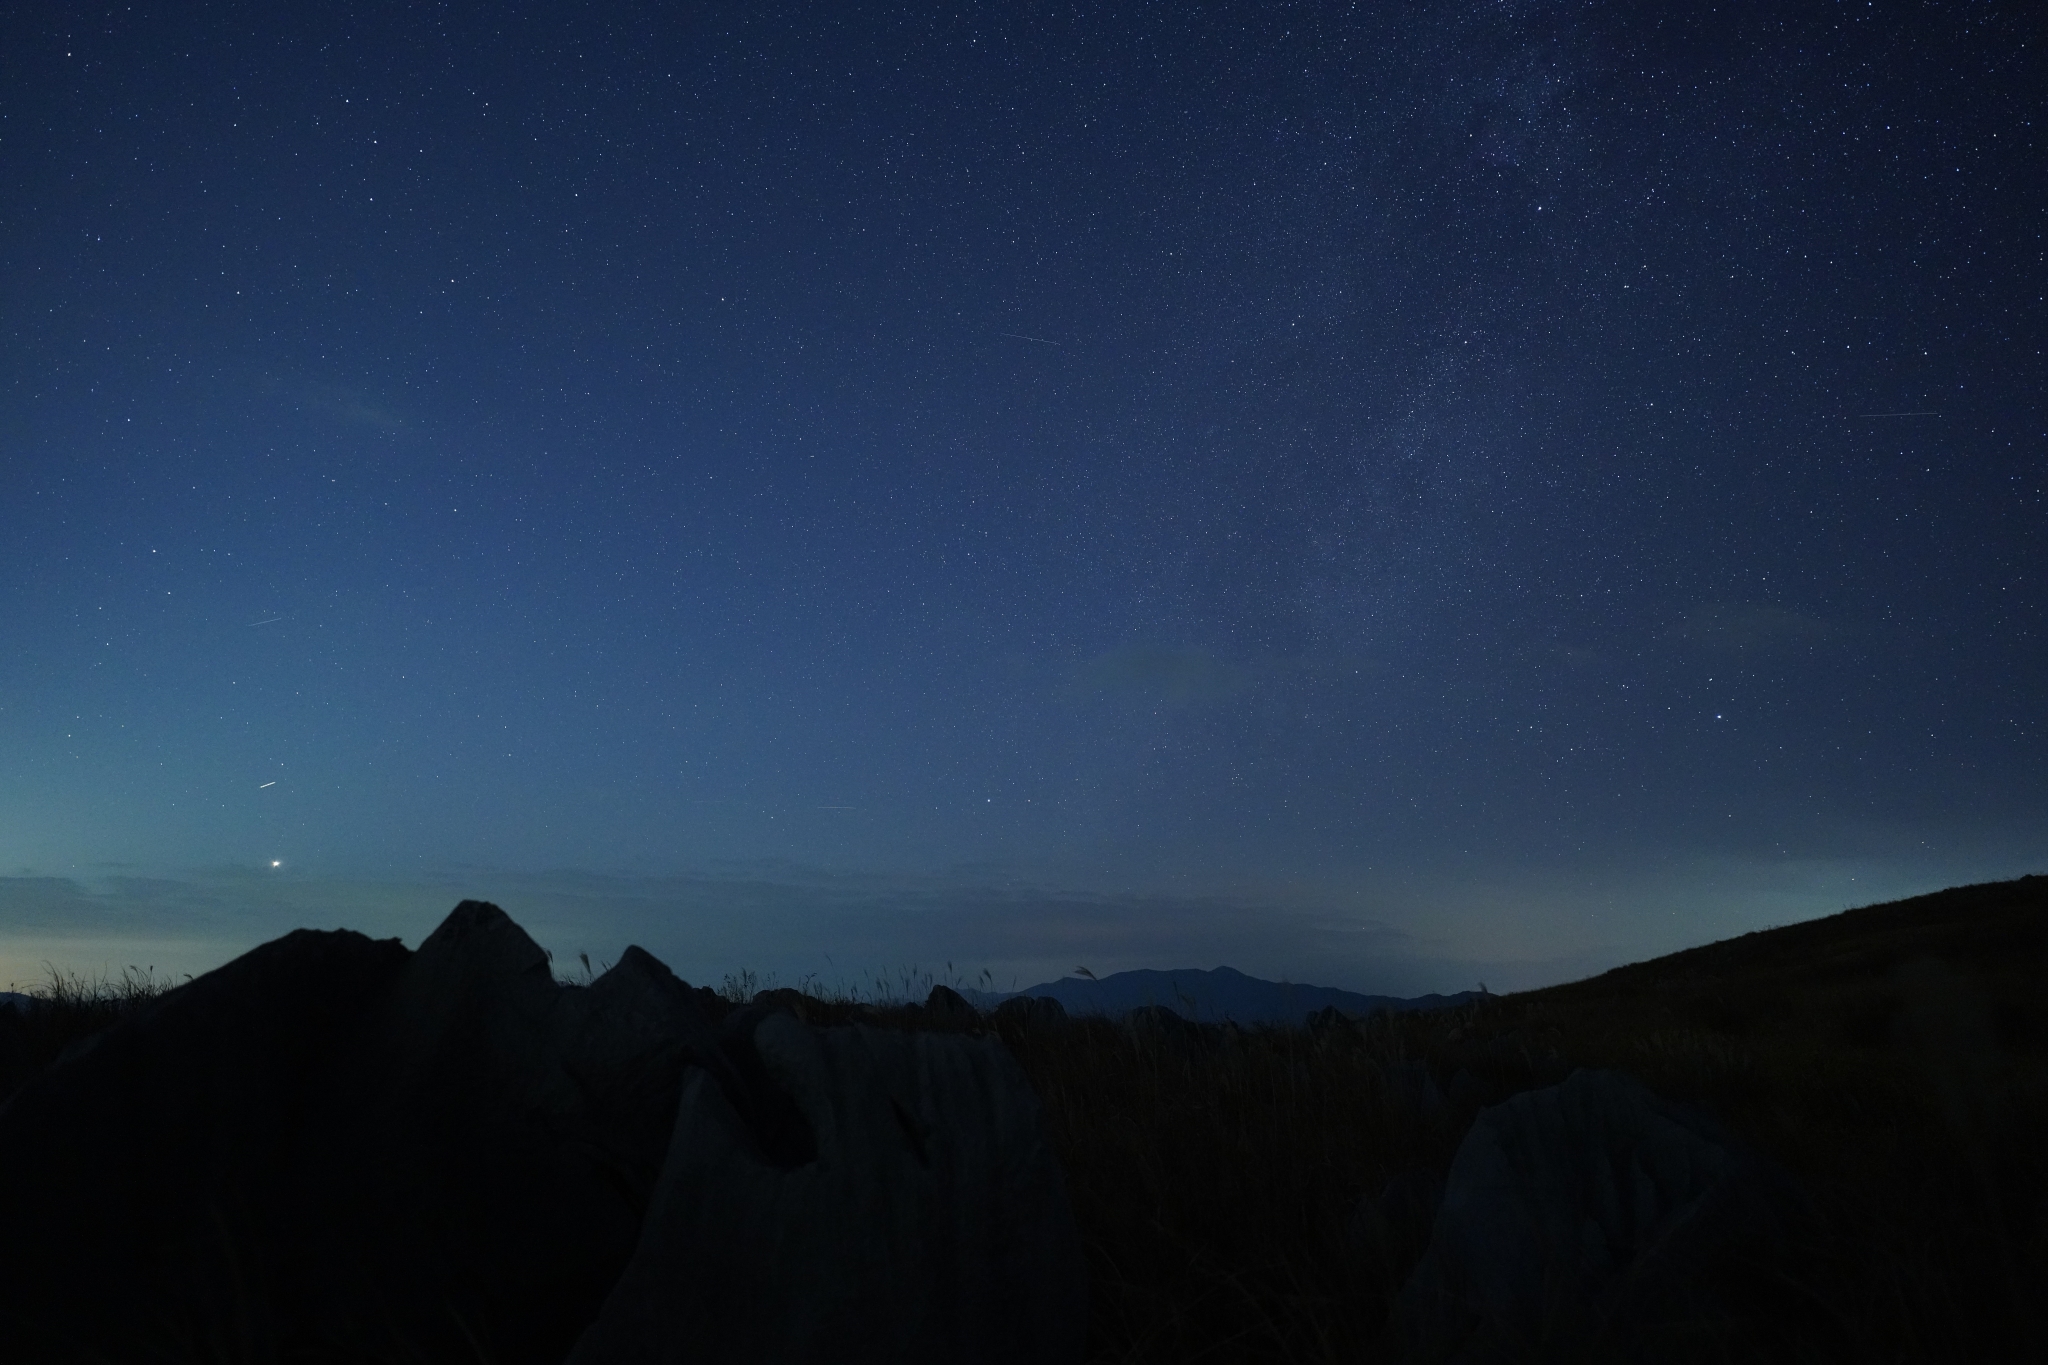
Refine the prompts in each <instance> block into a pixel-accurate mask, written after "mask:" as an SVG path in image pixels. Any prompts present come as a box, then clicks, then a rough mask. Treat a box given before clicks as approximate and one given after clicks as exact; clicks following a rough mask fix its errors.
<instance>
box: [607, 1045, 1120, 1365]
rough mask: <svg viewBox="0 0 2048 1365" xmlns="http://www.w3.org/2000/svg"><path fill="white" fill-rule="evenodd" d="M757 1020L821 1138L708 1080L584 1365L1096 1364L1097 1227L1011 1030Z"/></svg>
mask: <svg viewBox="0 0 2048 1365" xmlns="http://www.w3.org/2000/svg"><path fill="white" fill-rule="evenodd" d="M737 1022H738V1024H739V1026H740V1027H741V1028H742V1029H745V1030H747V1031H749V1032H750V1033H751V1038H752V1043H753V1048H754V1054H755V1055H756V1056H757V1057H759V1058H760V1060H761V1063H762V1065H763V1067H764V1068H765V1070H766V1071H767V1073H768V1074H769V1075H770V1076H772V1077H773V1078H774V1080H775V1081H776V1083H777V1085H778V1086H779V1087H780V1088H781V1089H782V1090H784V1091H785V1092H786V1093H788V1094H789V1095H791V1096H793V1097H794V1099H795V1101H796V1105H797V1107H798V1108H799V1109H800V1110H801V1112H802V1116H803V1119H804V1121H805V1123H806V1125H807V1127H808V1130H809V1133H810V1135H811V1137H812V1139H813V1142H814V1144H815V1145H814V1148H813V1150H812V1152H811V1153H809V1154H808V1156H807V1158H806V1159H803V1160H800V1161H799V1160H793V1159H791V1156H790V1155H789V1154H782V1155H778V1154H777V1153H776V1152H774V1151H772V1150H768V1149H766V1148H764V1146H763V1145H762V1144H760V1143H759V1142H758V1141H757V1140H755V1138H754V1137H753V1136H752V1134H751V1133H750V1130H749V1127H748V1125H747V1124H745V1123H744V1122H742V1121H741V1118H740V1116H739V1115H738V1114H737V1113H736V1112H735V1111H734V1109H733V1107H732V1106H731V1105H730V1104H729V1103H728V1101H727V1098H726V1096H725V1094H724V1093H722V1091H721V1090H720V1088H719V1087H718V1086H717V1085H716V1084H714V1083H713V1082H712V1080H711V1078H710V1077H709V1076H704V1075H698V1076H693V1077H692V1078H691V1079H690V1081H689V1082H688V1083H687V1084H686V1086H685V1088H684V1091H683V1097H682V1104H681V1110H680V1113H679V1115H678V1118H677V1121H676V1124H675V1130H674V1137H673V1139H672V1141H671V1144H670V1147H669V1152H668V1160H667V1164H666V1165H665V1166H664V1168H663V1171H662V1178H661V1186H660V1188H659V1189H658V1190H657V1191H656V1194H655V1198H654V1203H653V1207H652V1208H651V1209H650V1210H649V1212H648V1216H647V1220H646V1223H645V1226H644V1228H643V1231H642V1233H641V1237H640V1243H639V1247H638V1249H637V1250H636V1252H635V1253H634V1256H633V1260H632V1263H631V1264H630V1265H629V1266H628V1267H627V1269H626V1272H625V1274H624V1276H623V1277H622V1278H621V1279H620V1281H619V1284H618V1286H617V1287H616V1288H615V1289H614V1290H613V1292H612V1295H611V1297H610V1299H609V1300H608V1301H607V1302H606V1304H605V1307H604V1311H603V1313H602V1315H601V1316H600V1317H599V1318H598V1320H597V1321H596V1322H595V1323H594V1324H592V1326H591V1328H590V1330H589V1331H588V1332H586V1333H585V1334H584V1336H583V1339H582V1340H581V1341H580V1342H579V1343H578V1345H577V1348H576V1350H575V1352H574V1354H573V1355H571V1356H570V1361H571V1365H669V1363H670V1362H684V1361H696V1360H703V1361H748V1362H817V1365H825V1363H826V1362H870V1361H871V1362H876V1363H877V1365H884V1363H885V1362H898V1361H929V1362H941V1361H943V1362H948V1363H949V1365H956V1363H957V1365H974V1363H975V1362H999V1361H1000V1362H1018V1365H1023V1362H1034V1363H1036V1362H1043V1361H1078V1360H1079V1359H1080V1358H1081V1354H1082V1350H1083V1347H1084V1345H1085V1333H1086V1320H1087V1319H1086V1282H1085V1278H1084V1269H1083V1263H1082V1258H1081V1251H1080V1243H1079V1237H1078V1234H1077V1233H1076V1230H1075V1227H1074V1223H1073V1218H1072V1215H1071V1213H1070V1211H1069V1208H1068V1205H1067V1200H1066V1194H1065V1190H1064V1186H1063V1183H1062V1178H1061V1174H1060V1169H1059V1166H1058V1164H1057V1162H1056V1161H1055V1160H1054V1158H1053V1156H1052V1153H1051V1152H1050V1150H1049V1149H1048V1148H1047V1147H1046V1145H1045V1142H1044V1139H1043V1137H1042V1135H1041V1130H1040V1125H1039V1119H1038V1103H1037V1098H1036V1096H1035V1095H1034V1094H1033V1093H1032V1091H1031V1087H1030V1085H1029V1083H1028V1082H1027V1080H1026V1079H1025V1077H1024V1074H1023V1072H1022V1070H1021V1068H1019V1067H1018V1065H1017V1063H1016V1062H1015V1061H1014V1060H1013V1059H1012V1058H1011V1057H1010V1055H1009V1053H1008V1052H1007V1051H1006V1050H1005V1049H1004V1048H1003V1046H1002V1045H1001V1044H1000V1043H999V1042H997V1041H996V1040H995V1039H992V1038H986V1037H980V1038H976V1037H967V1036H963V1035H960V1034H954V1033H937V1032H917V1033H902V1032H894V1031H889V1030H882V1029H875V1028H870V1027H867V1026H864V1025H852V1026H848V1027H841V1028H830V1029H811V1028H806V1027H805V1026H803V1025H802V1024H800V1023H799V1022H798V1021H797V1020H796V1019H794V1018H793V1017H791V1016H789V1015H787V1014H782V1013H770V1014H767V1015H766V1016H765V1017H758V1018H753V1019H744V1018H743V1019H741V1020H739V1021H737Z"/></svg>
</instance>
